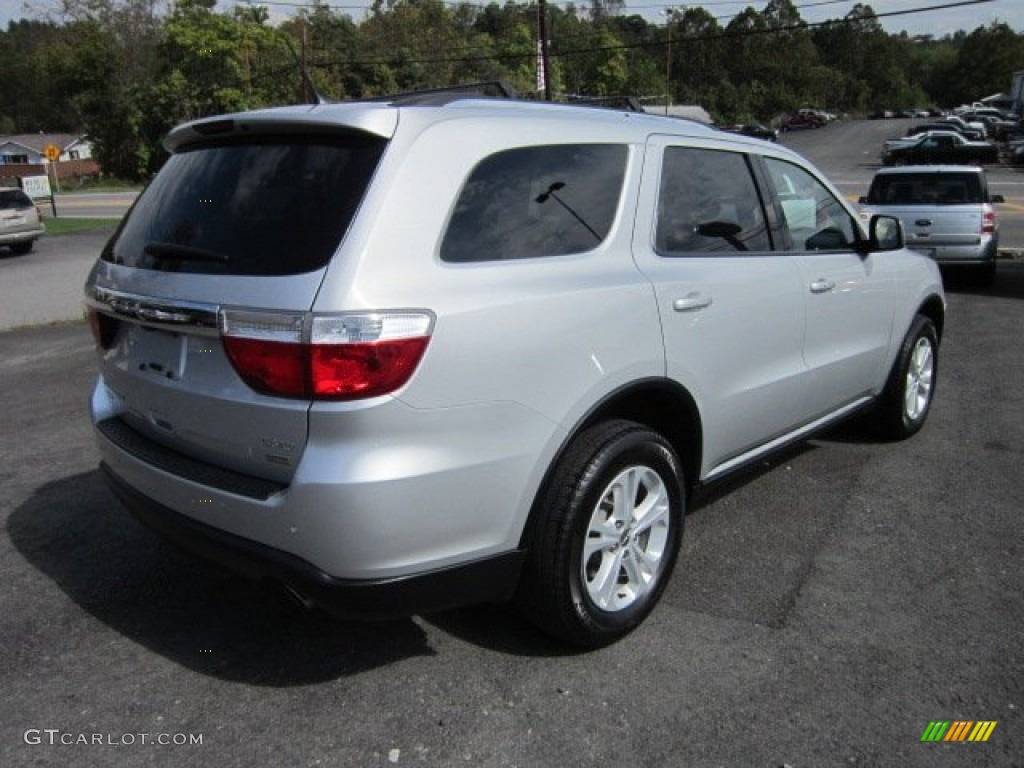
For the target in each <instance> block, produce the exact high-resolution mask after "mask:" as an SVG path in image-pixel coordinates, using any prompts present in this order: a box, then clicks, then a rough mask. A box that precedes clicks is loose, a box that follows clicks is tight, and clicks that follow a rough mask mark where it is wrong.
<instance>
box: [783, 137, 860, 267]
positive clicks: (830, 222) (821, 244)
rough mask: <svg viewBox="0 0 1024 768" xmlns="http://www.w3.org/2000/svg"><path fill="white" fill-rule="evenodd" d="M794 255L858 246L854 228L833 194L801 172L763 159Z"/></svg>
mask: <svg viewBox="0 0 1024 768" xmlns="http://www.w3.org/2000/svg"><path fill="white" fill-rule="evenodd" d="M765 166H766V167H767V169H768V176H769V177H770V178H771V180H772V184H773V185H774V187H775V194H776V196H777V197H778V200H779V204H780V207H781V209H782V217H783V221H784V222H785V225H786V229H787V230H788V231H789V235H790V238H791V240H792V244H791V246H790V250H794V251H842V250H848V249H850V248H853V246H854V245H855V244H856V242H857V224H856V222H855V221H854V219H853V217H852V216H850V214H849V213H847V211H846V208H844V207H843V205H842V204H841V203H840V202H839V201H838V200H836V199H835V197H833V196H832V193H831V192H829V191H828V189H826V188H825V186H824V185H823V184H822V183H821V182H820V181H818V180H817V179H816V178H814V176H812V175H811V174H809V173H808V172H807V171H805V170H804V169H803V168H800V167H799V166H796V165H793V164H792V163H787V162H785V161H783V160H776V159H774V158H770V157H766V158H765Z"/></svg>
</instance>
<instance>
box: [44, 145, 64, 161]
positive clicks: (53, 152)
mask: <svg viewBox="0 0 1024 768" xmlns="http://www.w3.org/2000/svg"><path fill="white" fill-rule="evenodd" d="M43 154H44V155H46V159H47V160H49V161H50V162H51V163H55V162H57V159H58V158H59V157H60V147H58V146H57V145H56V144H47V145H46V146H45V147H43Z"/></svg>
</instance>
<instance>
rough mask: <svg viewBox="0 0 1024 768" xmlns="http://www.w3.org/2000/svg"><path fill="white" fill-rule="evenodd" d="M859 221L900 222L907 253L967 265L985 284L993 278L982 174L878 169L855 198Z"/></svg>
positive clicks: (989, 212)
mask: <svg viewBox="0 0 1024 768" xmlns="http://www.w3.org/2000/svg"><path fill="white" fill-rule="evenodd" d="M859 202H860V210H861V213H860V215H861V218H862V219H863V220H864V221H870V219H871V216H872V215H873V214H876V213H882V214H885V215H887V216H895V217H897V218H899V220H900V222H901V223H902V225H903V232H904V237H905V239H906V244H907V247H908V248H913V249H914V250H916V251H921V252H923V253H925V254H926V255H928V256H931V257H932V258H933V259H935V261H937V262H938V263H939V264H940V265H954V264H955V265H968V266H971V267H972V268H974V269H975V270H976V271H977V276H978V277H979V278H980V279H981V280H982V281H983V282H985V283H986V284H987V283H991V282H992V280H993V279H994V278H995V273H996V256H997V253H998V250H999V224H998V221H997V219H996V212H995V209H994V208H993V207H992V205H993V203H1002V202H1003V196H1002V195H990V194H989V193H988V182H987V179H986V176H985V171H984V170H983V169H981V168H976V167H971V166H963V165H920V166H913V165H908V166H902V167H899V168H882V169H880V170H879V171H878V172H876V174H875V177H874V179H873V180H872V181H871V188H870V189H869V191H868V194H867V195H866V196H864V197H861V198H860V201H859Z"/></svg>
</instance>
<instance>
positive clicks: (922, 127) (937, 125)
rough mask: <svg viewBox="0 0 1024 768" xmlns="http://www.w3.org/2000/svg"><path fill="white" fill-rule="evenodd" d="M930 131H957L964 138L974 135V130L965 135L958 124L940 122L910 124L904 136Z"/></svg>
mask: <svg viewBox="0 0 1024 768" xmlns="http://www.w3.org/2000/svg"><path fill="white" fill-rule="evenodd" d="M931 131H946V132H950V131H951V132H953V133H959V134H960V135H961V136H963V137H964V138H965V139H973V138H974V137H975V133H974V131H971V132H970V135H967V134H966V133H964V129H963V128H961V127H960V126H959V125H957V124H955V123H942V122H934V123H921V124H919V125H914V126H911V127H910V128H908V129H907V132H906V134H905V136H906V137H907V138H910V137H913V136H920V135H921V134H922V133H929V132H931Z"/></svg>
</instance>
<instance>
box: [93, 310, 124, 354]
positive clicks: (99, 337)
mask: <svg viewBox="0 0 1024 768" xmlns="http://www.w3.org/2000/svg"><path fill="white" fill-rule="evenodd" d="M85 315H86V317H87V318H88V319H89V330H91V331H92V338H93V340H94V341H95V342H96V346H97V347H99V348H100V349H110V348H111V347H112V346H113V344H114V337H115V336H117V319H116V318H113V317H111V316H110V315H105V314H103V313H102V312H97V311H96V310H95V309H93V308H92V307H86V310H85Z"/></svg>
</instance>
